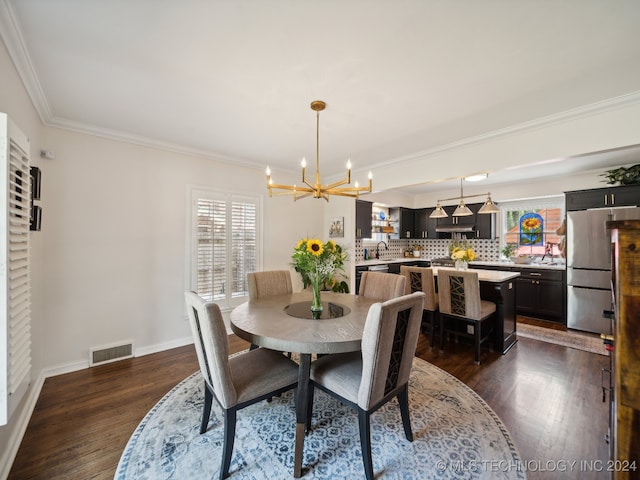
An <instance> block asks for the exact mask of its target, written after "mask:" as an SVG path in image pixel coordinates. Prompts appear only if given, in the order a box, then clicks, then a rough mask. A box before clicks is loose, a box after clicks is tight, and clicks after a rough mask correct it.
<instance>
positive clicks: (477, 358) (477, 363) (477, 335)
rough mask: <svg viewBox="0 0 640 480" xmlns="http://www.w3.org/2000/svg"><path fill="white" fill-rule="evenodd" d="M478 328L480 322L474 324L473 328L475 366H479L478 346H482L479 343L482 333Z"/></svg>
mask: <svg viewBox="0 0 640 480" xmlns="http://www.w3.org/2000/svg"><path fill="white" fill-rule="evenodd" d="M480 326H481V323H480V322H478V323H476V324H475V325H474V326H473V329H474V339H475V344H476V348H475V350H476V362H475V363H476V365H480V346H481V345H482V342H481V341H480V340H481V338H480V337H481V335H482V332H481V331H480V330H481V328H480Z"/></svg>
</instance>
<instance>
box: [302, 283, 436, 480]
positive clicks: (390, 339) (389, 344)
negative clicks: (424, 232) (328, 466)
mask: <svg viewBox="0 0 640 480" xmlns="http://www.w3.org/2000/svg"><path fill="white" fill-rule="evenodd" d="M402 278H404V277H402ZM424 298H425V294H424V293H423V292H415V293H412V294H410V295H403V296H400V297H397V298H393V299H391V300H387V301H386V302H383V303H379V302H378V303H374V304H373V305H371V307H370V308H369V312H368V314H367V319H366V321H365V325H364V330H363V333H362V350H361V351H360V352H350V353H336V354H330V355H325V356H323V357H320V358H318V359H317V360H315V361H313V362H312V363H311V371H310V380H311V381H310V383H309V390H308V395H309V397H308V414H307V430H309V429H310V427H311V413H312V411H313V394H314V388H315V387H318V388H320V389H321V390H323V391H325V392H327V393H328V394H329V395H332V396H333V397H335V398H337V399H338V400H339V401H340V402H342V403H344V404H345V405H347V406H349V407H351V408H354V409H355V410H356V411H357V412H358V424H359V430H360V446H361V449H362V461H363V464H364V471H365V475H366V478H367V480H373V461H372V458H371V414H372V413H373V412H375V411H376V410H378V409H379V408H380V407H382V406H383V405H384V404H386V403H387V402H388V401H390V400H392V399H393V398H395V397H397V399H398V404H399V405H400V416H401V418H402V425H403V429H404V434H405V437H406V438H407V440H408V441H410V442H412V441H413V433H412V431H411V421H410V419H409V395H408V383H409V374H410V372H411V366H412V362H413V358H414V355H415V351H416V345H417V342H418V334H419V333H420V322H421V319H422V308H423V305H424Z"/></svg>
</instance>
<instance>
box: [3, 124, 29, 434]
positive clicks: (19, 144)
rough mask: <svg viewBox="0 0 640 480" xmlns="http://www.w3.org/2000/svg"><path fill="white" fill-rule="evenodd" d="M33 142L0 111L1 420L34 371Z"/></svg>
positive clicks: (19, 395)
mask: <svg viewBox="0 0 640 480" xmlns="http://www.w3.org/2000/svg"><path fill="white" fill-rule="evenodd" d="M28 151H29V141H28V139H27V138H26V137H25V136H24V134H23V133H22V132H20V131H19V130H18V129H17V128H16V127H15V126H14V125H12V124H11V122H10V120H9V119H8V117H7V116H6V114H0V164H1V165H2V181H1V184H2V188H3V195H2V200H1V203H0V208H1V209H2V227H1V228H2V231H1V232H0V242H2V246H1V249H0V250H1V252H0V267H1V268H0V271H1V273H2V274H1V275H0V277H1V278H0V283H1V288H0V290H1V292H0V302H1V308H2V320H0V322H2V325H1V327H2V328H0V330H1V333H0V353H2V358H1V359H0V397H2V398H0V425H4V424H6V423H7V421H8V419H9V417H10V416H11V413H12V412H13V410H14V409H15V407H16V406H17V405H18V403H19V401H20V400H21V398H22V396H23V395H24V393H25V392H26V390H27V387H28V385H29V381H30V376H31V282H30V258H29V257H30V255H29V220H30V214H31V211H30V210H31V182H30V168H29V155H28V153H27V152H28Z"/></svg>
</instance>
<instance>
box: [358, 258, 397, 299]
mask: <svg viewBox="0 0 640 480" xmlns="http://www.w3.org/2000/svg"><path fill="white" fill-rule="evenodd" d="M367 270H369V271H372V272H383V273H386V272H388V271H389V265H370V266H368V267H356V293H358V292H359V291H360V279H361V278H362V273H363V272H366V271H367Z"/></svg>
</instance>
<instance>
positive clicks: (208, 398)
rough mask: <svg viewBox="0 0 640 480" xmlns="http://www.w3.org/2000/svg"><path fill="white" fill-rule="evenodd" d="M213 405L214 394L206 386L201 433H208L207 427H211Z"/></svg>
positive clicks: (205, 385)
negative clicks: (210, 418) (210, 419)
mask: <svg viewBox="0 0 640 480" xmlns="http://www.w3.org/2000/svg"><path fill="white" fill-rule="evenodd" d="M212 403H213V393H211V391H210V390H209V388H208V387H207V384H206V382H205V384H204V408H203V409H202V422H201V423H200V433H201V434H202V433H204V432H206V431H207V425H209V417H210V416H211V404H212Z"/></svg>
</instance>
